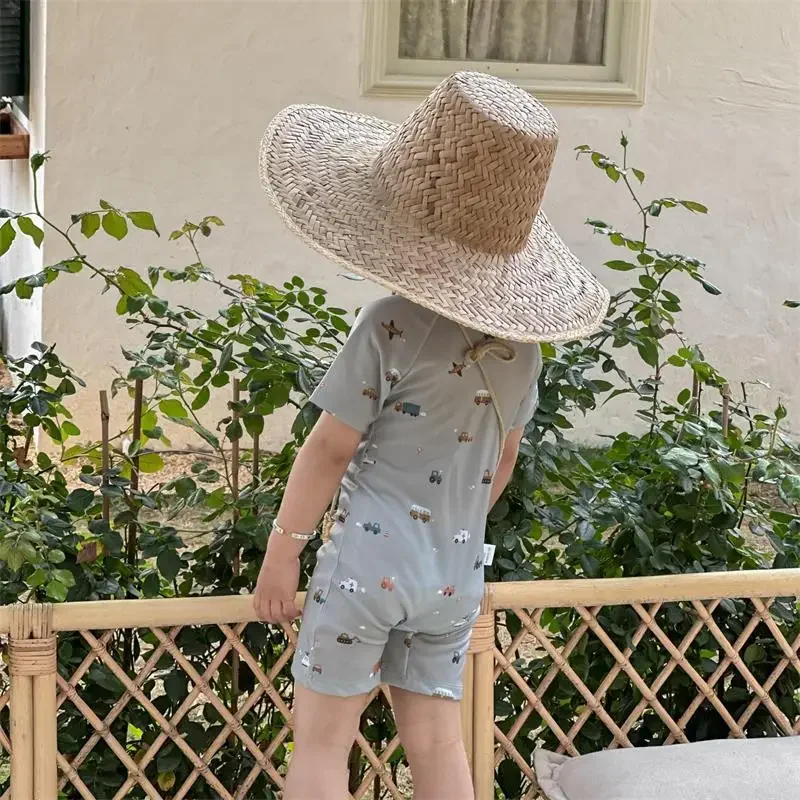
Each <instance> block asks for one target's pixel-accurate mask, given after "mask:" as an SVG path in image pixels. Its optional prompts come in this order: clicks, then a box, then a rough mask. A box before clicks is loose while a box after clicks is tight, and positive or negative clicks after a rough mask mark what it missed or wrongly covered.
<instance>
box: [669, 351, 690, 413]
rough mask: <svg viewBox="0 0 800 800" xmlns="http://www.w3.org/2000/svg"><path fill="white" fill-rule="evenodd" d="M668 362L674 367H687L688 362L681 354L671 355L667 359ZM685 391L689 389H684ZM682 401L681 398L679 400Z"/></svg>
mask: <svg viewBox="0 0 800 800" xmlns="http://www.w3.org/2000/svg"><path fill="white" fill-rule="evenodd" d="M667 363H668V364H672V366H673V367H685V366H686V362H685V361H684V360H683V359H682V358H681V357H680V356H670V357H669V358H668V359H667ZM684 391H687V392H688V391H689V390H688V389H684ZM678 402H680V400H679V401H678Z"/></svg>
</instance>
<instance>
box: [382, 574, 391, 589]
mask: <svg viewBox="0 0 800 800" xmlns="http://www.w3.org/2000/svg"><path fill="white" fill-rule="evenodd" d="M381 589H385V590H386V591H387V592H393V591H394V578H389V577H387V576H386V575H384V576H383V577H382V578H381Z"/></svg>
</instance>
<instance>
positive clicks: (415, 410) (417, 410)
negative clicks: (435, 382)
mask: <svg viewBox="0 0 800 800" xmlns="http://www.w3.org/2000/svg"><path fill="white" fill-rule="evenodd" d="M394 410H395V411H397V412H398V413H399V414H408V416H409V417H418V416H420V415H421V414H422V406H420V405H417V404H416V403H404V402H402V401H401V400H398V401H397V402H396V403H395V404H394Z"/></svg>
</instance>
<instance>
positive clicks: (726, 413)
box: [721, 383, 731, 438]
mask: <svg viewBox="0 0 800 800" xmlns="http://www.w3.org/2000/svg"><path fill="white" fill-rule="evenodd" d="M721 392H722V435H723V436H725V437H726V438H727V436H728V430H729V429H730V421H731V387H730V386H728V384H727V383H726V384H725V385H724V386H723V387H722V390H721Z"/></svg>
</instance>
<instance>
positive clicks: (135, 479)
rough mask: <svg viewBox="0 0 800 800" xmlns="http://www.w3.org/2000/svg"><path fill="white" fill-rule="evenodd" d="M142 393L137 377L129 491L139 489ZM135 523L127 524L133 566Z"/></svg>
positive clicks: (129, 562) (137, 548) (135, 539)
mask: <svg viewBox="0 0 800 800" xmlns="http://www.w3.org/2000/svg"><path fill="white" fill-rule="evenodd" d="M143 395H144V381H143V380H142V379H141V378H137V380H136V384H135V388H134V395H133V441H134V444H135V445H136V448H137V449H136V454H135V455H134V457H133V464H132V468H131V491H132V492H138V491H139V449H140V448H141V439H142V401H143ZM137 531H138V528H137V525H136V523H135V522H131V524H130V525H128V541H127V551H128V564H130V566H132V567H135V566H136V562H137V561H138V555H139V542H138V539H137Z"/></svg>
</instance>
